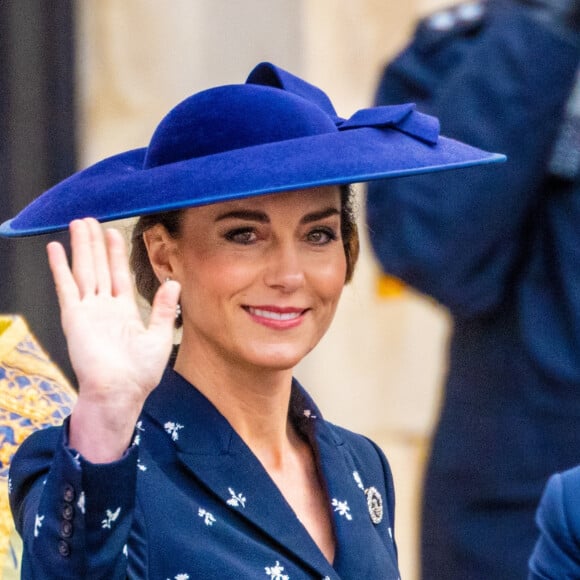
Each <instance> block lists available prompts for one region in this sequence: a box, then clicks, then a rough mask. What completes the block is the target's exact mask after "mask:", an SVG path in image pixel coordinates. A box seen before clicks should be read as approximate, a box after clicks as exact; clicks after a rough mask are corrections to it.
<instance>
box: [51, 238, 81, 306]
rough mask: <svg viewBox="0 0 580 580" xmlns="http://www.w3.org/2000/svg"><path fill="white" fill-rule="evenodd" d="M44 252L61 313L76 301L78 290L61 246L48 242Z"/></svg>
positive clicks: (57, 243)
mask: <svg viewBox="0 0 580 580" xmlns="http://www.w3.org/2000/svg"><path fill="white" fill-rule="evenodd" d="M46 252H47V254H48V264H49V266H50V271H51V272H52V279H53V280H54V286H55V288H56V295H57V297H58V303H59V306H60V309H61V311H62V310H64V309H66V307H67V306H68V305H70V304H71V303H72V302H73V301H74V302H76V301H78V299H79V289H78V286H77V284H76V281H75V279H74V277H73V274H72V272H71V270H70V267H69V265H68V260H67V256H66V252H65V249H64V248H63V246H62V244H60V243H59V242H50V243H49V244H48V245H47V246H46Z"/></svg>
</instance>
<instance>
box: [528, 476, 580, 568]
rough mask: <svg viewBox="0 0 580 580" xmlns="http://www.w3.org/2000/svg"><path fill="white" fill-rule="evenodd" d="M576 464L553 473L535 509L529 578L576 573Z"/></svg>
mask: <svg viewBox="0 0 580 580" xmlns="http://www.w3.org/2000/svg"><path fill="white" fill-rule="evenodd" d="M579 495H580V466H579V467H575V468H573V469H570V470H568V471H565V472H562V473H557V474H555V475H553V476H552V477H551V478H550V479H549V481H548V483H547V485H546V488H545V490H544V493H543V495H542V499H541V502H540V506H539V508H538V512H537V516H536V519H537V523H538V527H539V529H540V537H539V539H538V542H537V543H536V546H535V548H534V551H533V553H532V556H531V558H530V571H531V576H530V578H564V577H566V578H572V577H573V578H577V577H579V575H580V551H579V549H578V546H579V545H580V504H578V496H579Z"/></svg>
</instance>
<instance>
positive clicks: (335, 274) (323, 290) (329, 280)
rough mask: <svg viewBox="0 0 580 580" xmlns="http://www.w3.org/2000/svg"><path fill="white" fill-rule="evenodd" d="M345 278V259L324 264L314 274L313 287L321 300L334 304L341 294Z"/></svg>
mask: <svg viewBox="0 0 580 580" xmlns="http://www.w3.org/2000/svg"><path fill="white" fill-rule="evenodd" d="M345 277H346V259H345V258H344V257H342V256H341V257H339V258H337V259H336V260H334V261H330V262H326V263H325V264H324V265H321V266H320V268H318V270H317V272H316V274H315V282H314V283H315V286H316V289H317V291H318V293H319V295H320V297H321V298H323V299H324V300H326V301H328V302H333V303H336V302H338V299H339V298H340V295H341V294H342V290H343V288H344V284H345Z"/></svg>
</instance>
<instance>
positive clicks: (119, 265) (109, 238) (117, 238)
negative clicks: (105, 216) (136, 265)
mask: <svg viewBox="0 0 580 580" xmlns="http://www.w3.org/2000/svg"><path fill="white" fill-rule="evenodd" d="M105 240H106V242H107V253H108V259H109V268H110V271H111V291H112V293H113V296H121V295H128V294H131V295H132V294H133V278H132V277H131V272H130V271H129V262H128V257H127V245H126V244H125V239H124V238H123V236H122V234H121V232H119V231H118V230H116V229H114V228H110V229H107V230H106V231H105Z"/></svg>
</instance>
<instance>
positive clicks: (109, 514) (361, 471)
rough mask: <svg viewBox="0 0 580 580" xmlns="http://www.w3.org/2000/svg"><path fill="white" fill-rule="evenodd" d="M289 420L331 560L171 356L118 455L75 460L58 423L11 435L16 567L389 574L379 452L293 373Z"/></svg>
mask: <svg viewBox="0 0 580 580" xmlns="http://www.w3.org/2000/svg"><path fill="white" fill-rule="evenodd" d="M291 419H292V420H293V421H294V424H295V425H296V426H297V427H298V429H299V430H300V432H301V433H302V434H303V435H304V436H305V437H307V438H308V439H309V440H310V443H311V445H312V446H313V449H314V450H315V455H316V457H317V460H318V465H319V469H320V473H321V478H322V480H323V481H324V483H325V485H326V494H327V497H328V502H329V507H330V510H331V511H332V516H333V517H332V523H333V527H334V533H335V537H336V545H337V549H336V556H335V561H334V563H333V565H331V564H330V563H329V562H328V561H327V560H326V559H325V557H324V556H323V554H322V553H321V551H320V550H319V548H318V547H317V546H316V544H315V543H314V542H313V540H312V538H311V537H310V535H309V534H308V532H307V531H306V529H305V528H304V527H303V525H302V524H301V523H300V521H299V520H298V518H297V517H296V515H295V513H294V512H293V510H292V509H291V507H290V506H289V505H288V503H287V502H286V501H285V499H284V497H283V496H282V495H281V493H280V491H279V490H278V488H277V487H276V485H275V484H274V483H273V481H272V480H271V479H270V477H269V476H268V474H267V472H266V471H265V470H264V468H263V467H262V465H261V463H260V462H259V461H258V459H257V458H256V457H255V455H254V454H253V453H252V452H251V451H250V449H249V448H248V447H247V446H246V445H245V443H244V442H243V441H242V439H241V438H240V437H239V436H238V435H237V434H236V432H235V431H234V430H233V429H232V427H231V426H230V425H229V423H228V422H227V421H226V419H225V418H224V417H223V416H222V415H221V414H220V413H219V412H218V411H217V409H216V408H215V407H214V406H213V405H212V404H211V403H210V402H209V401H208V400H207V399H206V398H205V397H204V396H203V395H202V394H201V393H200V392H199V391H197V390H196V389H195V388H194V387H193V386H192V385H191V384H189V383H188V382H187V381H185V380H184V379H183V378H182V377H181V376H180V375H179V374H177V373H176V372H175V371H173V370H172V369H171V368H168V369H167V371H166V373H165V375H164V377H163V379H162V381H161V383H160V385H159V386H158V387H157V389H156V390H155V391H154V392H153V393H152V394H151V395H150V397H149V398H148V400H147V402H146V404H145V407H144V410H143V413H142V417H141V420H140V421H139V423H138V425H137V429H136V437H135V444H134V445H133V446H132V447H131V448H130V449H129V450H128V451H127V453H126V454H125V456H124V457H123V458H122V459H121V460H119V461H117V462H115V463H112V464H104V465H94V464H91V463H89V462H87V461H85V460H84V459H83V458H82V457H81V456H79V455H78V454H76V453H75V452H74V451H73V450H71V449H69V448H68V447H67V445H66V443H67V442H66V424H65V427H64V428H50V429H46V430H44V431H39V432H37V433H35V434H33V435H32V436H31V437H30V438H28V439H27V440H26V441H25V442H24V443H23V444H22V446H21V447H20V449H19V451H18V453H17V454H16V456H15V457H14V459H13V461H12V465H11V472H10V481H11V491H10V501H11V507H12V511H13V514H14V518H15V521H16V527H17V529H18V531H19V533H20V534H21V536H22V538H23V540H24V554H23V563H22V569H23V572H22V578H25V579H32V578H35V579H36V578H42V579H45V578H55V579H57V578H58V580H65V579H69V578H70V579H72V578H77V579H78V578H82V579H85V578H91V580H93V579H101V578H102V579H106V580H112V579H117V578H126V577H128V578H139V579H145V578H147V579H160V580H166V579H171V580H193V579H197V578H203V579H210V578H216V579H217V578H220V579H221V578H234V577H235V578H251V579H252V580H254V579H258V578H264V579H265V580H297V579H305V578H316V579H320V580H322V579H333V580H335V579H339V578H342V579H345V578H349V579H360V578H365V580H372V579H377V580H378V579H381V580H385V579H393V580H396V579H397V578H398V577H399V574H398V569H397V552H396V546H395V542H394V539H393V524H394V520H393V508H394V492H393V483H392V477H391V472H390V468H389V465H388V463H387V460H386V458H385V457H384V455H383V453H382V452H381V451H380V450H379V448H378V447H377V446H376V445H375V444H373V443H372V442H370V441H369V440H368V439H366V438H365V437H363V436H360V435H356V434H354V433H351V432H349V431H346V430H345V429H341V428H339V427H336V426H334V425H331V424H330V423H328V422H326V421H325V420H324V419H323V418H322V416H321V415H320V411H319V410H318V409H317V408H316V406H315V405H314V403H313V402H312V400H311V399H310V397H309V396H308V395H307V394H306V392H305V391H304V390H303V389H302V388H301V387H300V386H299V385H298V384H297V383H294V385H293V391H292V400H291ZM373 518H374V521H373Z"/></svg>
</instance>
